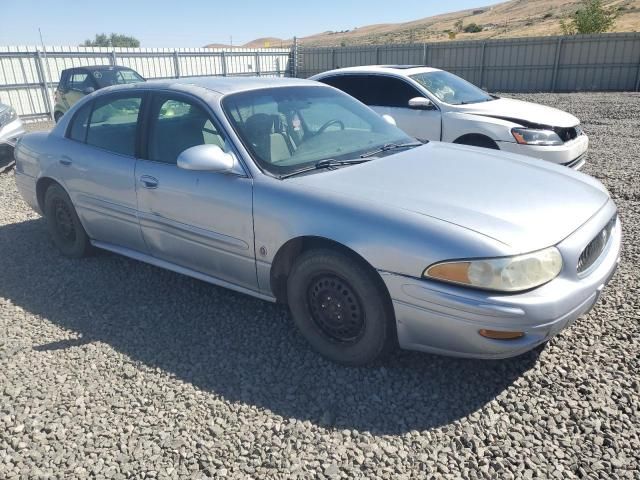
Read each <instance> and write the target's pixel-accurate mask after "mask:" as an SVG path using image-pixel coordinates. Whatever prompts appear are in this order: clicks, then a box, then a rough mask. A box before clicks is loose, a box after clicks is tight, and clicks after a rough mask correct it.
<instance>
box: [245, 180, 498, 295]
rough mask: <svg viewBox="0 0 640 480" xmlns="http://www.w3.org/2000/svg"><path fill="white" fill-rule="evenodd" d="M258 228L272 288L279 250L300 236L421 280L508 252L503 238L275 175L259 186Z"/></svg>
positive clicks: (262, 274) (263, 272)
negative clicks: (444, 267)
mask: <svg viewBox="0 0 640 480" xmlns="http://www.w3.org/2000/svg"><path fill="white" fill-rule="evenodd" d="M316 175H322V174H316ZM254 230H255V248H256V260H257V268H258V279H259V283H260V288H261V289H263V290H266V291H269V277H270V275H269V273H270V267H271V264H272V263H273V260H274V258H275V256H276V254H277V252H278V251H279V250H280V248H281V247H282V246H283V245H284V244H286V243H287V242H288V241H289V240H291V239H294V238H299V237H320V238H325V239H328V240H332V241H334V242H337V243H339V244H341V245H343V246H345V247H347V248H349V249H350V250H352V251H354V252H356V253H357V254H358V255H360V256H361V257H362V258H364V259H365V260H366V261H367V262H368V263H369V264H370V265H371V266H372V267H373V268H375V269H377V270H380V271H387V272H393V273H397V274H400V275H406V276H411V277H415V278H419V277H421V275H422V272H423V271H424V269H425V268H426V267H428V266H429V265H431V264H432V263H435V262H437V261H441V260H445V259H451V258H459V257H460V256H461V255H464V256H478V257H482V256H501V255H505V254H506V253H507V252H508V247H507V246H506V245H504V244H502V243H500V242H498V241H497V240H494V239H492V238H490V237H487V236H484V235H482V234H480V233H478V232H474V231H472V230H469V229H466V228H464V227H461V226H458V225H455V224H452V223H448V222H445V221H443V220H439V219H437V218H434V217H430V216H427V215H422V214H418V213H415V212H411V211H406V210H402V209H398V208H391V207H388V206H386V205H384V204H383V203H381V202H377V201H376V200H375V199H370V201H367V202H364V201H362V200H359V199H354V198H353V197H350V196H349V195H348V194H344V195H337V194H335V193H333V192H331V193H328V192H326V191H324V190H321V189H318V190H315V189H309V188H306V189H303V188H302V187H300V186H296V185H293V184H290V183H288V182H287V181H286V180H285V181H280V180H275V179H268V180H266V181H258V182H256V183H255V184H254Z"/></svg>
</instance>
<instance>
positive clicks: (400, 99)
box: [311, 65, 589, 169]
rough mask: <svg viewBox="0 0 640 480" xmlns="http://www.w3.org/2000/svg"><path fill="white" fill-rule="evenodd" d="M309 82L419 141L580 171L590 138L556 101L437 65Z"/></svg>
mask: <svg viewBox="0 0 640 480" xmlns="http://www.w3.org/2000/svg"><path fill="white" fill-rule="evenodd" d="M311 80H316V81H319V82H323V83H326V84H327V85H331V86H333V87H336V88H338V89H340V90H342V91H344V92H346V93H348V94H349V95H351V96H353V97H355V98H357V99H358V100H360V101H361V102H362V103H364V104H366V105H369V106H370V107H371V108H373V109H374V110H375V111H376V112H378V113H379V114H380V115H389V116H391V117H393V119H394V120H395V122H396V123H397V125H398V126H399V127H400V128H401V129H403V130H404V131H405V132H406V133H408V134H409V135H411V136H412V137H415V138H417V139H418V140H421V141H425V140H435V141H443V142H453V143H460V144H465V145H473V146H478V147H486V148H493V149H499V150H504V151H507V152H512V153H519V154H522V155H528V156H530V157H535V158H541V159H543V160H547V161H550V162H553V163H556V164H560V165H565V166H567V167H572V168H575V169H579V168H580V167H582V166H583V165H584V162H585V156H586V155H585V154H586V152H587V148H588V146H589V139H588V137H587V135H586V134H585V133H584V131H583V130H582V127H581V126H580V121H579V120H578V119H577V118H576V117H574V116H573V115H570V114H569V113H566V112H563V111H562V110H558V109H555V108H551V107H545V106H543V105H537V104H535V103H529V102H523V101H519V100H513V99H508V98H500V97H497V96H495V95H490V94H488V93H487V92H485V91H484V90H481V89H480V88H478V87H476V86H475V85H473V84H471V83H469V82H467V81H466V80H463V79H462V78H460V77H458V76H456V75H454V74H452V73H449V72H445V71H443V70H438V69H437V68H429V67H419V66H403V65H396V66H368V67H351V68H342V69H339V70H332V71H329V72H325V73H321V74H319V75H315V76H313V77H311Z"/></svg>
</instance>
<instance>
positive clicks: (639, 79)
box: [635, 58, 640, 92]
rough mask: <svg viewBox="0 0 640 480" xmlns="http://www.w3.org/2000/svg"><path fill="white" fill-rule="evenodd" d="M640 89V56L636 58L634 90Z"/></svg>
mask: <svg viewBox="0 0 640 480" xmlns="http://www.w3.org/2000/svg"><path fill="white" fill-rule="evenodd" d="M639 89H640V58H639V59H638V69H637V70H636V90H635V91H636V92H637V91H638V90H639Z"/></svg>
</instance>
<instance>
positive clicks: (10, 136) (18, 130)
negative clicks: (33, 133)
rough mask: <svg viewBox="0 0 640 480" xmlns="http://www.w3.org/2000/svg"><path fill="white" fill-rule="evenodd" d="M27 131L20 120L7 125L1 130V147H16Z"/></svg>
mask: <svg viewBox="0 0 640 480" xmlns="http://www.w3.org/2000/svg"><path fill="white" fill-rule="evenodd" d="M25 132H26V130H25V129H24V125H23V124H22V120H20V118H16V119H15V120H13V121H12V122H9V123H7V124H6V125H5V126H3V127H2V128H0V145H3V144H4V145H9V146H11V147H15V146H16V143H18V139H20V137H21V136H22V135H24V134H25Z"/></svg>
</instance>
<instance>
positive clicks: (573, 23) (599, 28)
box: [560, 0, 618, 35]
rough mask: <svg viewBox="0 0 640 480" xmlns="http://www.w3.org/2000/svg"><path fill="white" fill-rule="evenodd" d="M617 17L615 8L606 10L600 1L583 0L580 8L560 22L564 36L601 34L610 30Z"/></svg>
mask: <svg viewBox="0 0 640 480" xmlns="http://www.w3.org/2000/svg"><path fill="white" fill-rule="evenodd" d="M617 16H618V9H617V8H606V7H605V6H604V5H603V4H602V0H583V2H582V8H580V9H579V10H578V11H576V12H575V13H573V15H570V16H569V17H568V18H563V19H562V20H560V28H562V33H564V34H565V35H576V34H588V33H603V32H607V31H609V30H611V28H613V25H614V23H615V21H616V17H617Z"/></svg>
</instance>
